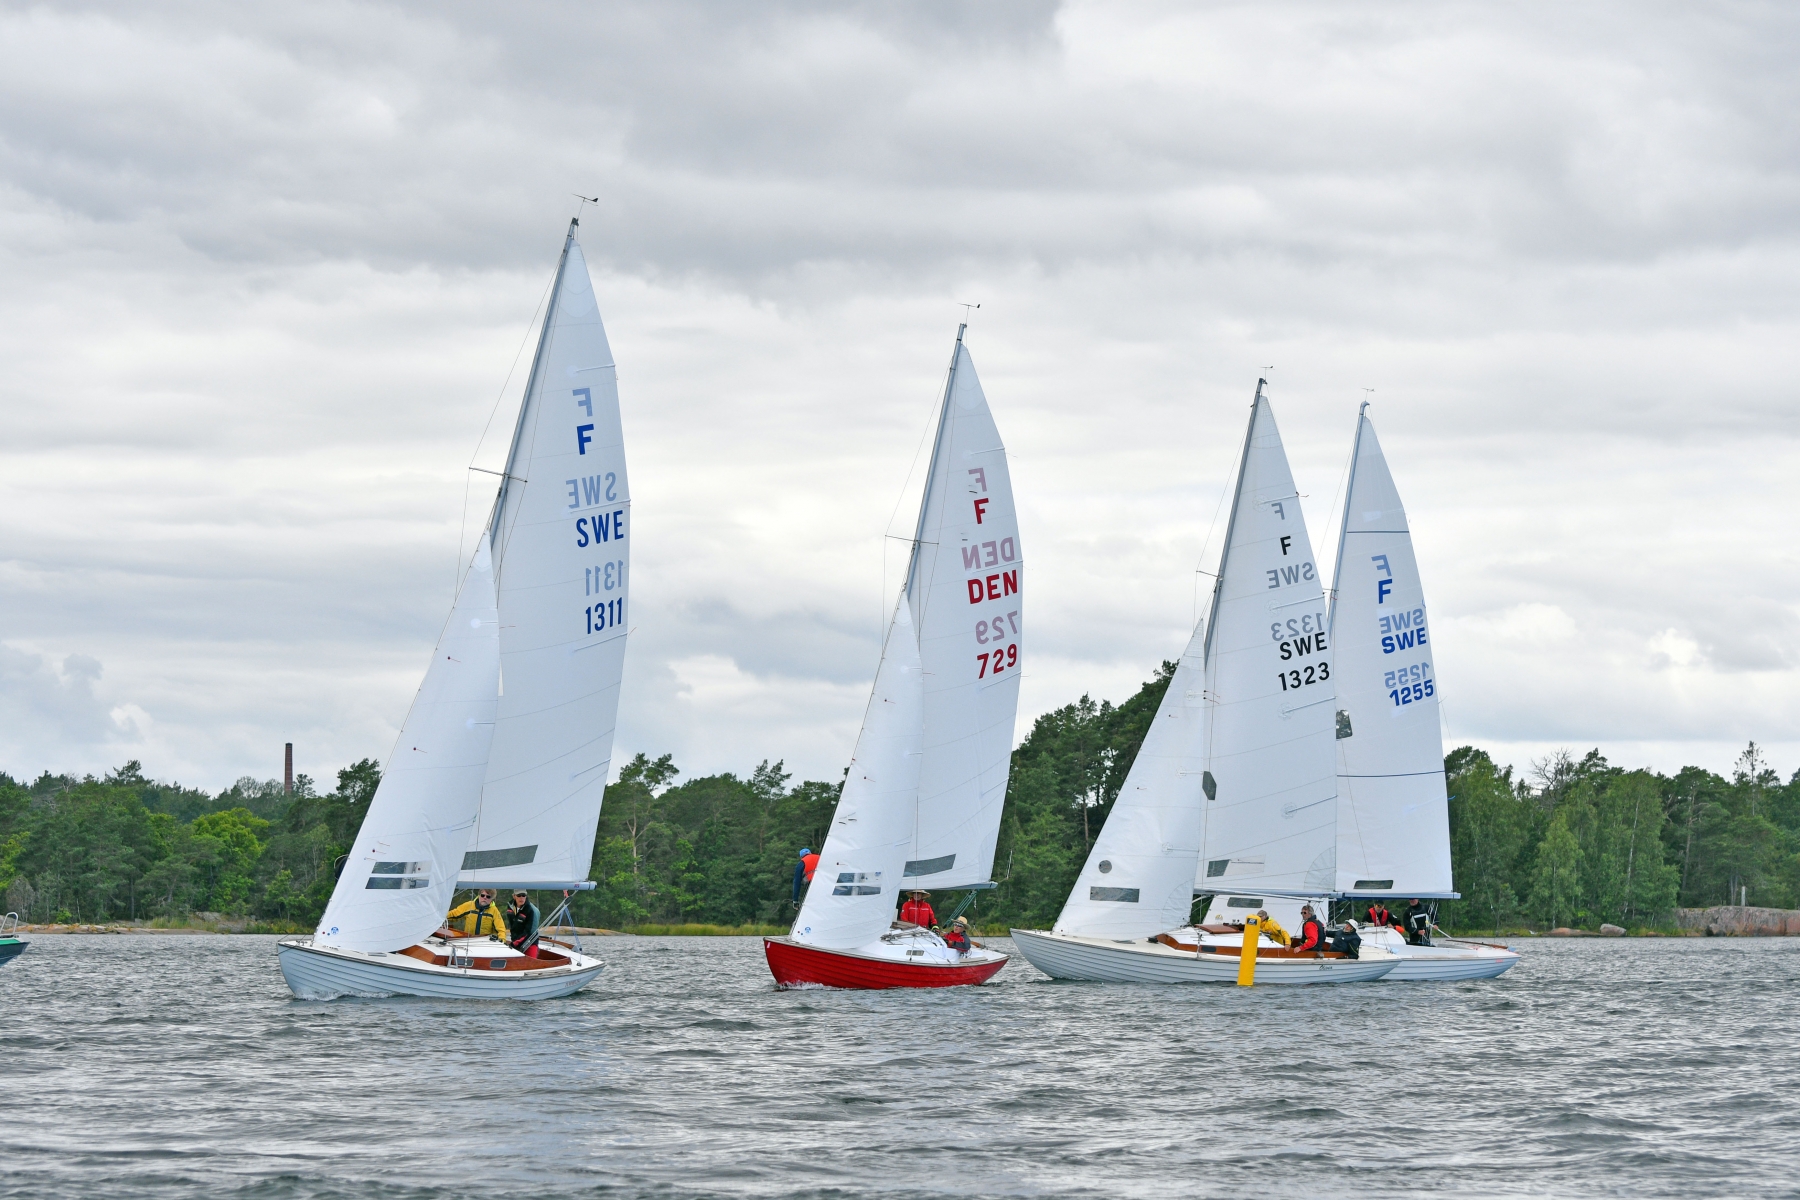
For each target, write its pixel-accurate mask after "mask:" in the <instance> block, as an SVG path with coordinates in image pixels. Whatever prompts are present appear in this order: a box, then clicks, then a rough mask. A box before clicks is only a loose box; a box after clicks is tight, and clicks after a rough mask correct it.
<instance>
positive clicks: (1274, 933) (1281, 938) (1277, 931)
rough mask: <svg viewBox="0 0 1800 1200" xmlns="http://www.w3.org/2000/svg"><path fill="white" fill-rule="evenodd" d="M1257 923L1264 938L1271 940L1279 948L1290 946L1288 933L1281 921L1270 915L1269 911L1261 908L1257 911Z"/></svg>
mask: <svg viewBox="0 0 1800 1200" xmlns="http://www.w3.org/2000/svg"><path fill="white" fill-rule="evenodd" d="M1256 922H1257V926H1258V927H1259V928H1260V929H1261V930H1262V931H1263V936H1264V937H1266V938H1268V939H1270V940H1271V941H1273V942H1274V943H1275V944H1276V945H1278V946H1285V945H1288V931H1287V930H1285V929H1283V928H1282V927H1281V922H1280V921H1277V920H1276V919H1275V918H1274V917H1271V916H1270V915H1269V910H1268V909H1266V908H1259V909H1257V910H1256Z"/></svg>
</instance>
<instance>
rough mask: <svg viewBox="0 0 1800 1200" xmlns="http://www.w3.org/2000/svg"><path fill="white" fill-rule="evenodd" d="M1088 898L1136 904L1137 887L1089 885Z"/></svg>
mask: <svg viewBox="0 0 1800 1200" xmlns="http://www.w3.org/2000/svg"><path fill="white" fill-rule="evenodd" d="M1088 899H1089V900H1099V901H1113V902H1116V903H1119V904H1136V903H1137V902H1138V889H1137V888H1103V887H1091V888H1089V889H1088Z"/></svg>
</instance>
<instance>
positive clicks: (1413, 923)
mask: <svg viewBox="0 0 1800 1200" xmlns="http://www.w3.org/2000/svg"><path fill="white" fill-rule="evenodd" d="M1404 915H1405V917H1406V937H1407V940H1408V941H1410V942H1412V943H1413V944H1414V945H1419V946H1425V945H1429V944H1430V943H1431V913H1430V912H1429V911H1428V910H1427V909H1426V907H1425V906H1424V905H1423V904H1409V905H1407V906H1406V912H1405V914H1404Z"/></svg>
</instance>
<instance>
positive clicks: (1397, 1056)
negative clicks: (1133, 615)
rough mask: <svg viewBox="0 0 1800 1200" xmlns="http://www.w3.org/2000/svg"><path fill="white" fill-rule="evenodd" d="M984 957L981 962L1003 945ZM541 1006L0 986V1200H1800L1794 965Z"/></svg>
mask: <svg viewBox="0 0 1800 1200" xmlns="http://www.w3.org/2000/svg"><path fill="white" fill-rule="evenodd" d="M1000 944H1002V945H1004V944H1005V943H1004V942H1001V943H1000ZM589 945H590V947H597V948H598V949H599V950H600V952H601V954H602V956H603V957H604V958H605V959H606V960H607V963H608V966H607V970H606V972H605V973H604V974H603V975H602V976H601V977H600V979H599V981H598V982H596V983H595V984H594V985H592V986H590V987H589V988H588V989H587V990H586V991H585V992H582V993H580V994H579V995H577V996H574V997H572V998H570V999H567V1000H559V1001H550V1002H545V1003H540V1004H518V1003H467V1004H457V1003H447V1002H443V1001H427V1000H406V999H393V1000H339V1001H333V1002H331V1003H316V1002H304V1001H299V1000H295V999H294V998H293V997H292V995H291V994H290V993H289V992H288V990H287V987H286V985H285V984H284V983H283V982H282V979H281V974H280V971H279V970H278V969H277V967H276V963H275V942H274V939H273V938H263V937H247V936H240V937H214V936H193V937H174V936H168V937H152V936H113V937H106V936H62V937H55V936H37V937H35V938H33V944H32V946H31V948H30V949H29V950H28V951H26V953H25V954H24V956H23V957H21V958H19V959H18V960H16V961H14V962H13V963H12V964H11V965H9V966H6V967H4V968H0V1000H3V1001H4V1003H5V1022H4V1029H3V1031H0V1071H3V1072H4V1079H5V1106H6V1107H5V1120H6V1126H5V1140H6V1148H5V1150H4V1152H3V1154H0V1195H5V1196H33V1197H40V1196H71V1197H74V1196H81V1197H97V1196H133V1197H143V1196H188V1195H196V1194H206V1195H227V1196H242V1197H348V1196H379V1197H394V1198H399V1200H414V1198H424V1197H437V1196H446V1197H448V1196H458V1197H461V1196H476V1195H481V1196H520V1197H525V1196H530V1197H540V1196H671V1197H681V1196H739V1195H743V1196H777V1195H778V1196H815V1197H854V1196H883V1197H891V1196H1015V1195H1019V1196H1036V1195H1059V1196H1099V1197H1114V1196H1147V1197H1148V1196H1154V1197H1170V1196H1188V1195H1196V1196H1208V1195H1217V1196H1296V1195H1318V1196H1338V1195H1355V1196H1388V1195H1433V1194H1444V1193H1452V1192H1454V1193H1460V1194H1462V1195H1464V1196H1489V1195H1498V1194H1513V1193H1522V1194H1538V1195H1556V1196H1578V1195H1631V1196H1649V1195H1671V1196H1677V1195H1679V1196H1687V1195H1693V1194H1708V1195H1737V1196H1760V1195H1771V1196H1773V1195H1793V1194H1795V1192H1796V1190H1797V1189H1800V1048H1797V1047H1796V1042H1797V1039H1796V1037H1795V1002H1796V999H1797V998H1800V990H1797V989H1796V984H1797V983H1800V940H1797V939H1782V938H1772V939H1744V940H1736V939H1733V940H1629V941H1613V940H1604V941H1603V940H1590V941H1534V940H1526V941H1524V942H1523V943H1522V945H1521V948H1522V949H1523V950H1524V953H1525V955H1526V957H1525V961H1524V962H1523V963H1522V964H1521V965H1520V966H1518V967H1516V968H1514V970H1513V971H1512V972H1511V973H1509V974H1508V975H1507V976H1505V977H1504V978H1502V979H1499V980H1493V981H1488V982H1484V983H1459V984H1416V983H1414V984H1393V983H1380V984H1363V985H1348V986H1340V987H1314V988H1275V987H1259V988H1255V989H1252V990H1249V991H1245V990H1241V989H1236V988H1231V987H1215V986H1207V985H1202V986H1188V987H1148V986H1117V985H1098V984H1071V983H1056V982H1051V981H1049V980H1046V979H1045V978H1044V977H1043V976H1042V975H1040V974H1038V973H1037V972H1036V971H1034V970H1033V969H1032V968H1031V967H1030V966H1029V965H1027V964H1026V963H1025V962H1024V960H1023V959H1015V960H1014V961H1013V963H1011V964H1010V965H1008V966H1007V968H1006V969H1005V970H1004V971H1002V972H1001V974H1000V975H999V976H998V977H997V980H996V982H995V983H994V984H991V985H989V986H986V987H981V988H954V989H950V990H947V991H940V992H860V993H851V992H823V991H806V992H777V991H775V990H774V989H773V987H772V986H771V984H770V980H769V975H768V971H767V969H766V968H765V966H764V964H763V960H762V945H761V942H760V941H758V940H756V939H753V938H598V939H592V940H591V941H590V943H589Z"/></svg>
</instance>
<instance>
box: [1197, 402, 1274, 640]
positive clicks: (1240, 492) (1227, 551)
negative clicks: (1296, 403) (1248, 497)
mask: <svg viewBox="0 0 1800 1200" xmlns="http://www.w3.org/2000/svg"><path fill="white" fill-rule="evenodd" d="M1266 383H1268V380H1266V379H1258V380H1257V381H1256V396H1255V397H1254V398H1253V399H1252V400H1251V401H1250V424H1249V426H1248V427H1247V428H1246V429H1245V430H1244V453H1243V455H1242V456H1241V457H1240V458H1239V459H1238V473H1237V487H1236V488H1235V489H1234V490H1233V492H1232V493H1231V518H1230V519H1229V520H1227V521H1226V522H1225V545H1224V546H1223V547H1221V548H1220V550H1219V573H1218V575H1217V576H1215V577H1214V579H1213V596H1212V607H1211V608H1209V609H1207V610H1206V648H1205V649H1204V650H1203V651H1202V658H1203V661H1206V662H1211V661H1212V640H1213V629H1214V628H1215V627H1217V625H1218V623H1219V622H1218V616H1219V600H1220V597H1221V595H1222V594H1223V591H1224V587H1225V560H1226V559H1228V558H1230V557H1231V531H1232V530H1233V529H1236V528H1237V515H1238V501H1239V500H1241V499H1243V497H1244V468H1245V466H1246V465H1248V464H1249V462H1250V439H1251V437H1253V436H1254V435H1255V433H1256V409H1257V406H1258V405H1260V404H1261V403H1262V393H1263V386H1264V385H1265V384H1266Z"/></svg>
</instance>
